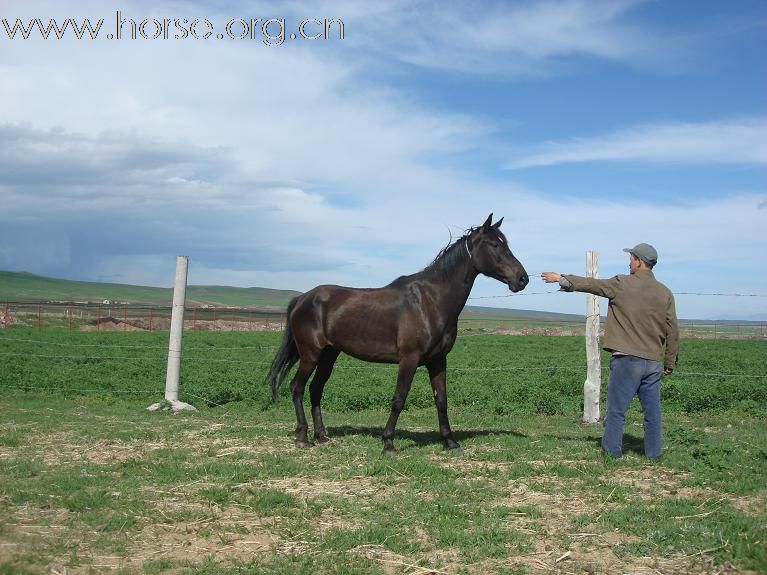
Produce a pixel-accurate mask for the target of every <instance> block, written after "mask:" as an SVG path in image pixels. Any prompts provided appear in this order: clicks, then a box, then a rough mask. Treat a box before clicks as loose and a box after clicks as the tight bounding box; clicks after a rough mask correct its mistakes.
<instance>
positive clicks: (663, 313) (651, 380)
mask: <svg viewBox="0 0 767 575" xmlns="http://www.w3.org/2000/svg"><path fill="white" fill-rule="evenodd" d="M623 251H624V252H628V253H629V254H631V255H630V261H629V270H630V275H617V276H615V277H613V278H610V279H605V280H600V279H595V278H585V277H579V276H575V275H569V274H567V275H560V274H558V273H555V272H544V273H542V274H541V276H542V277H543V280H544V281H545V282H546V283H555V282H558V283H559V285H560V289H561V290H563V291H570V292H572V291H578V292H586V293H591V294H595V295H598V296H601V297H606V298H608V299H609V300H610V303H609V305H608V312H607V326H606V327H605V336H604V342H603V346H604V349H605V350H607V351H609V352H610V353H612V357H611V358H610V379H609V381H608V384H607V414H606V416H605V430H604V435H603V436H602V451H603V452H604V453H607V454H609V455H612V456H613V457H620V456H621V454H622V452H623V427H624V423H625V418H626V412H627V411H628V408H629V406H630V405H631V400H632V399H634V395H638V396H639V401H640V402H641V403H642V408H643V409H644V450H645V455H646V456H647V457H649V458H652V459H657V458H659V457H660V455H661V449H662V448H661V412H660V381H661V372H662V373H663V375H669V374H670V373H671V372H672V371H673V370H674V368H675V367H676V361H677V354H678V353H679V328H678V325H677V319H676V309H675V306H674V296H673V294H672V293H671V291H670V290H669V289H668V288H667V287H666V286H665V285H663V284H662V283H660V282H659V281H658V280H656V279H655V275H653V272H652V269H653V267H654V266H655V264H656V263H657V261H658V252H657V251H655V248H654V247H652V246H651V245H649V244H644V243H642V244H637V245H636V246H634V247H633V248H625V249H624V250H623ZM664 346H665V353H664ZM661 361H662V362H663V365H662V366H661Z"/></svg>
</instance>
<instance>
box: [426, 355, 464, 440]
mask: <svg viewBox="0 0 767 575" xmlns="http://www.w3.org/2000/svg"><path fill="white" fill-rule="evenodd" d="M426 367H427V368H428V370H429V379H430V380H431V389H432V391H433V392H434V403H435V404H436V406H437V417H438V418H439V434H440V435H441V436H442V441H444V442H445V447H446V448H447V449H460V447H461V446H460V445H458V442H456V441H455V440H454V439H453V432H452V430H451V429H450V422H449V421H448V418H447V357H446V356H444V355H443V356H440V357H438V358H435V359H434V360H432V361H431V362H430V363H428V364H427V366H426Z"/></svg>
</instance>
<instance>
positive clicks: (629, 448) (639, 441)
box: [589, 433, 644, 455]
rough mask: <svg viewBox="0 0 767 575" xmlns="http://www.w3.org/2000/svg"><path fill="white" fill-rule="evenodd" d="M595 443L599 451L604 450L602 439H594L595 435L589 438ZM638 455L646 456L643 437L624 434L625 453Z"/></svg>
mask: <svg viewBox="0 0 767 575" xmlns="http://www.w3.org/2000/svg"><path fill="white" fill-rule="evenodd" d="M589 439H591V440H592V441H594V443H595V444H596V445H597V447H599V449H602V437H601V436H600V437H594V436H593V435H592V436H591V437H589ZM628 452H631V453H636V454H637V455H644V439H643V438H642V437H637V436H636V435H631V434H630V433H624V434H623V453H628Z"/></svg>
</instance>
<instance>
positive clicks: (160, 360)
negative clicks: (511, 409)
mask: <svg viewBox="0 0 767 575" xmlns="http://www.w3.org/2000/svg"><path fill="white" fill-rule="evenodd" d="M0 355H1V356H16V357H34V358H41V359H74V360H110V361H111V360H116V361H154V362H158V363H164V362H165V361H166V360H167V358H166V357H116V356H84V355H47V354H31V353H20V352H0ZM189 361H200V362H209V363H234V364H246V365H257V366H260V367H268V366H270V365H271V362H259V361H249V360H238V359H216V358H202V357H200V358H190V357H182V362H189ZM333 369H342V370H343V369H354V370H364V371H375V370H379V371H396V369H397V365H396V364H373V365H370V364H360V365H344V364H342V365H335V366H334V367H333ZM418 369H420V370H423V369H425V368H424V367H423V366H420V367H419V368H418ZM609 369H610V368H609V367H606V366H603V367H602V368H601V370H602V371H608V370H609ZM555 370H566V371H586V366H585V365H577V366H575V365H544V366H538V367H529V366H497V367H452V368H450V369H449V371H451V372H458V373H492V372H496V373H502V372H514V371H555ZM674 374H675V375H677V376H701V377H742V378H754V379H767V374H763V375H753V374H747V373H716V372H678V371H675V372H674ZM102 391H105V390H102ZM106 391H108V390H106Z"/></svg>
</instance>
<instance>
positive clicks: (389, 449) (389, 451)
mask: <svg viewBox="0 0 767 575" xmlns="http://www.w3.org/2000/svg"><path fill="white" fill-rule="evenodd" d="M397 453H399V452H398V451H397V449H396V448H395V447H384V448H383V454H384V455H388V456H390V457H394V456H395V455H397Z"/></svg>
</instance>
